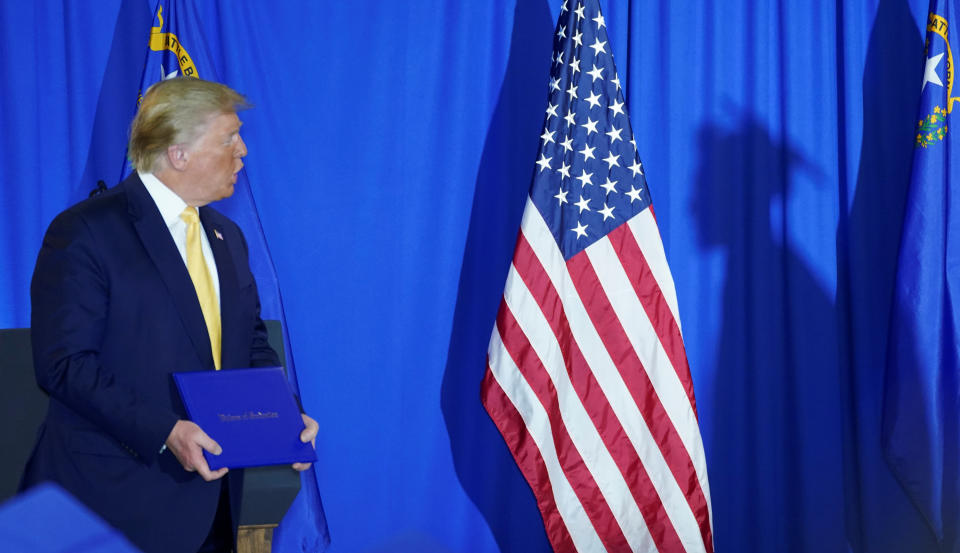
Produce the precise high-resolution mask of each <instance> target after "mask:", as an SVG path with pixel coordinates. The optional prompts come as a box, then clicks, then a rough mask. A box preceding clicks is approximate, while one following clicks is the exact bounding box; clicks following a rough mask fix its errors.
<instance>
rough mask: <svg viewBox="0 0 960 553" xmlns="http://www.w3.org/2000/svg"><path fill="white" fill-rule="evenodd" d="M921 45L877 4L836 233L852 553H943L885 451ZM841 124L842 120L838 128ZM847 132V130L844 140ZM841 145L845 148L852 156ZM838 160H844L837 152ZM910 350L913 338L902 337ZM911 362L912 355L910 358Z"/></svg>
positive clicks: (909, 21)
mask: <svg viewBox="0 0 960 553" xmlns="http://www.w3.org/2000/svg"><path fill="white" fill-rule="evenodd" d="M923 61H924V58H923V37H922V35H921V32H920V29H918V28H917V21H915V20H914V18H913V14H912V13H911V11H910V6H909V4H908V3H907V2H906V1H905V0H881V1H880V3H879V5H878V6H877V15H876V18H875V20H874V23H873V28H872V29H871V33H870V39H869V42H868V45H867V57H866V63H865V66H864V74H863V83H862V93H863V105H862V113H863V142H862V147H861V151H860V163H859V168H858V171H857V176H856V183H855V186H856V188H855V189H853V190H852V191H851V190H850V184H849V183H848V182H847V180H846V179H845V178H844V176H843V175H841V182H840V191H841V197H842V198H849V197H850V195H851V192H852V193H853V194H854V196H853V202H852V204H851V208H850V211H849V213H846V212H844V211H841V215H840V221H839V224H838V227H837V275H838V287H837V305H838V313H839V319H840V324H841V329H842V331H843V332H844V340H843V342H842V343H843V344H845V347H843V349H842V350H841V353H842V362H843V363H844V365H845V368H846V370H845V371H844V374H845V378H844V380H843V381H842V384H843V393H844V395H845V399H846V401H847V403H848V409H847V411H846V413H845V419H844V430H845V433H846V439H845V442H844V443H845V446H846V447H845V451H844V456H845V459H846V463H845V466H846V472H847V492H848V501H847V504H848V509H847V510H848V517H847V518H848V533H847V535H848V539H849V541H850V544H851V550H852V551H855V552H869V553H896V552H901V551H911V552H915V553H932V552H935V551H940V549H938V548H937V546H936V543H935V542H934V540H933V536H932V534H931V533H930V531H929V529H928V528H927V526H926V523H925V522H924V520H923V518H922V517H921V515H920V513H919V512H918V511H917V510H916V509H915V508H914V507H913V506H912V505H911V504H910V502H909V499H908V498H907V496H906V495H905V494H904V492H903V490H902V488H900V486H899V484H898V483H897V482H896V481H895V480H894V478H893V475H892V473H891V472H890V470H889V467H888V466H887V464H886V462H885V461H884V458H883V453H882V450H881V444H880V439H881V417H882V409H883V390H884V373H885V366H886V361H887V352H888V333H889V325H890V312H891V307H892V300H893V287H894V278H895V268H896V264H897V250H898V248H897V245H898V244H899V243H900V233H901V224H902V219H903V218H902V214H903V212H904V207H905V202H906V192H907V185H908V183H909V181H910V168H911V165H912V160H913V152H914V145H913V143H914V135H915V124H916V120H915V118H916V117H917V107H918V105H919V99H920V84H921V82H922V78H923V68H924V63H923ZM842 121H843V119H842V118H841V122H842ZM847 134H848V133H847V132H846V130H845V129H843V128H841V133H840V136H846V135H847ZM845 146H846V145H844V150H845V149H846V147H845ZM841 155H842V152H841ZM900 338H901V340H902V343H911V340H910V337H909V336H900ZM907 355H909V354H907Z"/></svg>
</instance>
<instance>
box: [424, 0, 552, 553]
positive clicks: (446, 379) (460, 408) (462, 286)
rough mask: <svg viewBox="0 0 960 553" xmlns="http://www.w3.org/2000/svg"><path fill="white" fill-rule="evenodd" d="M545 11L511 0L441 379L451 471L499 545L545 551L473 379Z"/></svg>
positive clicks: (519, 174)
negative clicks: (504, 54) (505, 54)
mask: <svg viewBox="0 0 960 553" xmlns="http://www.w3.org/2000/svg"><path fill="white" fill-rule="evenodd" d="M552 19H553V18H552V15H551V13H550V9H549V5H548V3H547V2H545V1H537V2H517V5H516V11H515V16H514V21H513V31H512V37H511V42H510V53H509V59H508V62H507V69H506V74H505V76H504V80H503V85H502V87H501V90H500V97H499V98H498V101H497V106H496V109H495V111H494V113H493V119H492V121H491V124H490V128H489V131H488V133H487V138H486V142H485V145H484V150H483V157H482V158H481V164H480V168H479V171H478V174H477V180H476V186H475V192H474V198H473V207H472V210H471V215H470V227H469V230H468V235H467V242H466V247H465V249H464V254H463V265H462V267H461V272H460V282H459V288H458V294H457V305H456V310H455V312H454V317H453V330H452V332H451V337H450V345H449V350H448V356H447V365H446V368H445V370H444V376H443V383H442V389H441V407H442V410H443V418H444V422H445V423H446V426H447V433H448V435H449V437H450V450H451V453H452V454H453V461H454V467H455V469H456V472H457V477H458V478H459V480H460V484H461V485H462V486H463V489H464V491H466V493H467V495H468V496H469V497H470V499H471V500H472V501H473V503H474V504H475V505H476V506H477V508H478V509H479V510H480V512H481V513H482V514H483V517H484V519H485V520H486V522H487V524H488V525H489V526H490V529H491V531H492V533H493V536H494V538H495V539H496V542H497V545H498V546H499V549H500V551H501V552H502V553H538V552H549V551H551V549H550V545H549V542H548V541H547V538H546V534H545V532H544V530H543V521H542V519H541V517H540V512H539V511H538V510H537V505H536V502H535V501H534V498H533V494H532V492H531V491H530V488H529V486H528V485H527V483H526V481H525V480H524V479H523V476H522V475H521V473H520V471H519V469H518V468H517V466H516V463H515V462H514V460H513V457H512V456H511V455H510V452H509V450H508V449H507V447H506V444H505V443H504V441H503V438H502V437H501V436H500V434H499V432H498V431H497V428H496V426H494V424H493V422H492V421H491V420H490V418H489V416H487V413H486V411H485V410H484V409H483V405H482V404H481V403H480V381H481V380H482V378H483V375H484V371H485V370H486V351H487V344H488V342H489V340H490V333H491V332H492V330H493V323H494V319H495V318H496V313H497V308H498V307H499V305H500V299H501V297H502V295H503V286H504V283H505V282H506V275H507V269H508V268H509V266H510V260H511V258H512V256H513V247H514V244H515V242H516V237H517V231H518V230H519V228H520V217H521V215H522V213H523V207H524V203H525V198H526V196H527V192H528V190H529V188H530V183H531V179H532V176H533V170H534V169H535V166H534V163H533V162H534V161H535V159H536V153H537V146H538V141H539V136H540V131H541V128H540V127H541V125H542V124H543V118H544V110H545V108H546V97H547V96H546V93H547V85H548V77H549V72H550V57H551V44H552V35H553V22H552Z"/></svg>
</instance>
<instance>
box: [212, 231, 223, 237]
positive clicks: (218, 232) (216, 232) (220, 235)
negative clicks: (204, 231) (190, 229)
mask: <svg viewBox="0 0 960 553" xmlns="http://www.w3.org/2000/svg"><path fill="white" fill-rule="evenodd" d="M213 234H214V235H215V236H216V237H217V240H223V235H222V234H220V231H219V230H217V229H213Z"/></svg>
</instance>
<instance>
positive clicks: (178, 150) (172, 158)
mask: <svg viewBox="0 0 960 553" xmlns="http://www.w3.org/2000/svg"><path fill="white" fill-rule="evenodd" d="M188 157H189V154H188V152H187V150H186V149H184V147H183V145H182V144H172V145H170V146H167V162H168V163H169V164H170V167H173V168H174V169H176V170H177V171H183V170H184V168H186V166H187V159H188Z"/></svg>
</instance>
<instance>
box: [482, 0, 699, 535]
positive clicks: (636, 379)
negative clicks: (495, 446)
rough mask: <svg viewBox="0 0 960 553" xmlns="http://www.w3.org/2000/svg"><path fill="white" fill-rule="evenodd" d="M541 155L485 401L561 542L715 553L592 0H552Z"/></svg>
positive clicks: (669, 309)
mask: <svg viewBox="0 0 960 553" xmlns="http://www.w3.org/2000/svg"><path fill="white" fill-rule="evenodd" d="M574 2H576V3H574ZM537 157H538V159H537V161H536V167H535V169H534V175H535V176H534V179H533V185H532V187H531V189H530V195H529V197H528V198H527V205H526V208H525V211H524V215H523V222H522V224H521V229H520V234H519V236H518V238H517V246H516V251H515V253H514V257H513V263H512V264H511V266H510V272H509V275H508V276H507V282H506V286H505V289H504V293H503V300H502V302H501V304H500V310H499V312H498V314H497V321H496V325H495V327H494V330H493V336H492V337H491V339H490V346H489V350H488V355H487V372H486V375H485V378H484V381H483V386H482V398H483V404H484V407H485V408H486V410H487V412H488V413H489V414H490V416H491V418H492V419H493V421H494V423H495V424H496V425H497V427H498V428H499V430H500V433H501V434H502V435H503V437H504V439H505V441H506V442H507V445H508V447H509V448H510V450H511V452H512V453H513V457H514V459H515V460H516V461H517V464H518V465H519V467H520V469H521V471H522V472H523V474H524V476H525V478H526V479H527V482H528V483H529V484H530V486H531V488H532V489H533V492H534V495H535V496H536V499H537V504H538V506H539V508H540V511H541V514H542V515H543V521H544V525H545V527H546V531H547V536H548V538H549V539H550V542H551V544H552V545H553V549H554V550H555V551H556V552H557V553H566V552H572V551H580V552H599V551H609V552H624V551H644V552H647V551H659V552H661V553H667V552H670V553H672V552H688V553H693V552H705V553H712V551H713V536H712V527H711V526H712V523H711V508H710V488H709V485H708V481H707V468H706V462H705V458H704V452H703V442H702V440H701V437H700V430H699V427H698V423H697V412H696V402H695V400H694V395H693V383H692V381H691V378H690V369H689V367H688V365H687V359H686V352H685V351H684V345H683V338H682V336H681V332H680V320H679V316H678V308H677V299H676V291H675V289H674V285H673V279H672V277H671V275H670V270H669V267H668V266H667V261H666V256H665V254H664V250H663V244H662V242H661V240H660V232H659V230H658V229H657V224H656V220H655V219H654V215H653V209H652V206H651V202H650V194H649V191H648V190H647V184H646V179H645V177H644V173H643V166H642V164H641V163H640V158H639V156H638V154H637V151H636V142H635V141H634V140H633V131H632V130H631V127H630V121H629V119H628V117H627V112H626V108H625V106H624V102H623V94H622V93H621V87H620V82H619V79H618V77H617V73H616V69H615V67H614V64H613V56H612V53H611V48H610V44H609V42H608V40H607V32H606V24H605V22H604V19H603V15H601V13H600V7H599V5H598V4H597V1H596V0H582V1H577V0H565V2H564V5H563V6H562V10H561V15H560V19H559V21H558V23H557V28H556V34H555V38H554V52H553V66H552V71H551V79H550V85H549V93H548V104H547V110H546V116H545V117H544V125H543V134H542V135H541V136H540V150H539V153H538V156H537Z"/></svg>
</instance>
